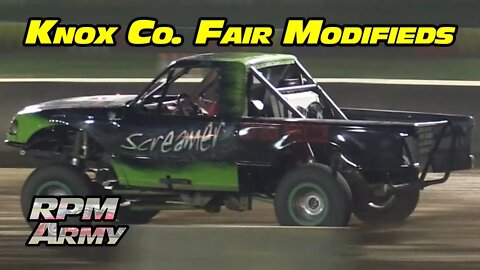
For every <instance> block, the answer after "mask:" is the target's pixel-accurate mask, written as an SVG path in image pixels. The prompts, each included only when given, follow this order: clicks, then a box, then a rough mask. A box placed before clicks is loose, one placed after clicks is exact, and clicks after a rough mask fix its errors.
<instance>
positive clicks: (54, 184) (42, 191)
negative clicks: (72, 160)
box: [35, 180, 73, 196]
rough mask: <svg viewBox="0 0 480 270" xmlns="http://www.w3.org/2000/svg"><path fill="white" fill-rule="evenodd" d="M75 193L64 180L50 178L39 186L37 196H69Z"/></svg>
mask: <svg viewBox="0 0 480 270" xmlns="http://www.w3.org/2000/svg"><path fill="white" fill-rule="evenodd" d="M67 195H73V192H72V190H71V189H70V188H69V187H68V186H67V185H65V184H64V183H62V182H59V181H55V180H50V181H47V182H45V183H43V184H42V185H40V186H39V187H38V188H37V191H36V192H35V196H67Z"/></svg>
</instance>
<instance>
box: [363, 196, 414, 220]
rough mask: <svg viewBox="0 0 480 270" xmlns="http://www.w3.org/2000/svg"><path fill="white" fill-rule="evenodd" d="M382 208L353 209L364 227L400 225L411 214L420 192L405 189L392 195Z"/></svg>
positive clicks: (365, 206) (367, 206) (364, 206)
mask: <svg viewBox="0 0 480 270" xmlns="http://www.w3.org/2000/svg"><path fill="white" fill-rule="evenodd" d="M392 196H394V197H392V198H391V201H390V202H389V203H387V204H385V206H384V207H383V208H378V207H372V206H370V205H363V206H362V207H358V208H357V209H354V214H355V216H356V217H357V218H358V219H360V220H361V221H362V222H363V223H365V224H366V225H373V226H380V225H389V226H395V225H401V224H403V223H404V222H405V221H406V220H407V218H408V217H409V216H410V215H411V214H412V213H413V211H414V210H415V208H416V207H417V204H418V200H419V198H420V190H418V189H407V190H403V191H401V192H398V193H396V194H395V195H392Z"/></svg>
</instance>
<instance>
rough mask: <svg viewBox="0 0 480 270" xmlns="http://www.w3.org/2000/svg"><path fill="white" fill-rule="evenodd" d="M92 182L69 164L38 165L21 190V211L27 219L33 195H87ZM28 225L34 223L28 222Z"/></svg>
mask: <svg viewBox="0 0 480 270" xmlns="http://www.w3.org/2000/svg"><path fill="white" fill-rule="evenodd" d="M92 191H93V184H92V182H91V181H90V179H89V178H88V176H87V175H86V174H85V173H83V171H81V170H80V169H79V168H77V167H75V166H73V165H69V164H52V165H47V166H44V167H40V168H38V169H36V170H35V171H33V172H32V173H31V174H30V176H28V178H27V181H26V182H25V184H24V185H23V188H22V192H21V206H22V213H23V216H24V217H25V219H27V217H28V214H29V211H30V207H31V206H32V203H33V198H34V197H35V196H74V195H75V196H87V195H91V194H92ZM29 224H30V226H34V225H35V223H33V222H29Z"/></svg>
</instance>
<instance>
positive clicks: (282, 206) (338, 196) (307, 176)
mask: <svg viewBox="0 0 480 270" xmlns="http://www.w3.org/2000/svg"><path fill="white" fill-rule="evenodd" d="M336 176H337V177H335V176H334V175H333V174H332V172H331V170H330V168H329V167H327V166H324V165H320V164H308V165H304V166H301V167H299V168H296V169H295V170H293V171H292V172H290V173H288V174H287V175H286V176H285V177H284V178H283V179H282V181H281V182H280V183H279V185H278V187H277V191H276V193H275V213H276V215H277V219H278V222H279V223H280V225H282V226H336V227H339V226H346V225H348V222H349V220H350V215H351V208H350V206H351V195H350V189H349V186H348V184H347V182H346V181H345V179H344V178H343V177H342V176H341V175H340V174H336Z"/></svg>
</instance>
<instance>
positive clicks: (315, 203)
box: [302, 194, 324, 216]
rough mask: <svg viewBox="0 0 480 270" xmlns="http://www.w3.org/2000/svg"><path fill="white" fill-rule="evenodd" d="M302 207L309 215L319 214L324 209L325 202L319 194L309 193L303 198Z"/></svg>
mask: <svg viewBox="0 0 480 270" xmlns="http://www.w3.org/2000/svg"><path fill="white" fill-rule="evenodd" d="M302 208H303V209H304V211H305V212H306V214H308V215H312V216H314V215H318V214H320V213H322V211H323V209H324V203H323V201H322V199H321V198H320V196H318V195H317V194H308V195H306V196H304V198H303V205H302Z"/></svg>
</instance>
